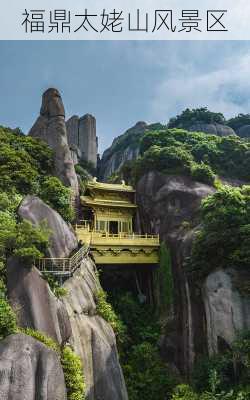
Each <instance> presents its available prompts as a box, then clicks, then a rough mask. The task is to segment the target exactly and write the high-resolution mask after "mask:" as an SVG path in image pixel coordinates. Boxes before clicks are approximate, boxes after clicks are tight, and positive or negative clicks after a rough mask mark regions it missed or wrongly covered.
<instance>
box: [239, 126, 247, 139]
mask: <svg viewBox="0 0 250 400" xmlns="http://www.w3.org/2000/svg"><path fill="white" fill-rule="evenodd" d="M236 133H237V135H238V136H240V137H241V138H249V137H250V125H244V126H242V127H241V128H239V129H237V131H236Z"/></svg>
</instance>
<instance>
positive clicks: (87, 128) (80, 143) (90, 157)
mask: <svg viewBox="0 0 250 400" xmlns="http://www.w3.org/2000/svg"><path fill="white" fill-rule="evenodd" d="M66 127H67V133H68V142H69V145H70V147H71V148H72V147H74V146H75V147H77V149H78V152H79V155H80V157H79V158H83V159H84V160H85V161H87V162H90V163H91V164H92V165H93V166H94V168H96V164H97V152H98V138H97V136H96V119H95V117H93V115H90V114H86V115H84V116H83V117H81V118H79V117H78V116H77V115H74V116H73V117H71V118H70V119H69V120H68V121H67V122H66Z"/></svg>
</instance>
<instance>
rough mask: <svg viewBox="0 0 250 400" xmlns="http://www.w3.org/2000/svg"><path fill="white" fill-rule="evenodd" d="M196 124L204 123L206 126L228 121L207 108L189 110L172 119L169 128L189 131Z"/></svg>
mask: <svg viewBox="0 0 250 400" xmlns="http://www.w3.org/2000/svg"><path fill="white" fill-rule="evenodd" d="M196 122H202V123H204V124H212V123H217V124H225V123H226V120H225V117H224V115H223V114H221V113H215V112H212V111H209V110H208V109H207V108H206V107H203V108H195V109H192V110H190V109H189V108H187V109H186V110H184V111H183V112H182V113H181V114H180V115H177V116H176V117H174V118H170V120H169V123H168V128H184V129H188V128H190V127H191V126H192V125H194V124H195V123H196Z"/></svg>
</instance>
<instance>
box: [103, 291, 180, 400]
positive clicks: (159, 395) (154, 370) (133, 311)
mask: <svg viewBox="0 0 250 400" xmlns="http://www.w3.org/2000/svg"><path fill="white" fill-rule="evenodd" d="M111 302H112V305H113V307H114V309H115V312H116V314H117V315H118V316H119V317H120V319H121V321H122V324H123V325H124V328H125V329H124V332H123V335H122V338H121V339H120V340H118V346H119V355H120V361H121V364H122V368H123V372H124V376H125V381H126V385H127V389H128V396H129V399H130V400H139V399H147V400H155V399H157V400H165V399H168V398H169V397H170V393H171V392H172V390H173V388H174V386H175V385H176V383H177V379H176V377H175V376H174V375H173V373H172V372H171V371H170V370H169V368H168V366H167V365H166V364H165V363H164V362H163V361H162V359H161V357H160V354H159V349H158V341H159V338H160V333H161V327H160V324H159V322H158V319H157V317H156V315H155V313H154V310H153V309H151V307H150V306H148V305H146V304H140V303H139V302H138V299H136V298H135V297H134V296H133V295H132V294H131V293H128V292H127V293H122V292H121V291H119V293H118V291H116V292H114V293H113V295H112V296H111ZM118 339H119V337H118Z"/></svg>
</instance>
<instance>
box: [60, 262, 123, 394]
mask: <svg viewBox="0 0 250 400" xmlns="http://www.w3.org/2000/svg"><path fill="white" fill-rule="evenodd" d="M99 285H100V284H99V281H98V278H97V276H96V270H95V265H94V263H93V261H92V260H91V259H90V258H87V259H86V260H84V261H83V263H82V266H81V267H80V269H78V270H77V271H76V272H75V273H74V275H73V277H72V278H70V279H68V280H67V281H66V282H65V283H64V287H65V288H66V289H67V291H68V295H66V296H65V297H64V298H63V302H64V304H65V306H66V308H67V311H68V314H69V317H70V322H71V327H72V331H73V334H72V338H71V344H72V345H73V347H74V350H75V351H76V353H77V354H78V355H79V356H80V357H81V359H82V361H83V368H84V377H85V382H86V386H87V389H86V394H87V399H88V400H97V399H100V400H111V399H112V400H127V399H128V396H127V391H126V386H125V382H124V378H123V373H122V370H121V366H120V364H119V358H118V352H117V347H116V339H115V335H114V332H113V330H112V328H111V326H110V325H109V324H108V323H107V322H106V321H105V320H104V319H103V318H101V317H100V316H99V315H97V311H96V294H97V291H98V290H99V289H100V286H99Z"/></svg>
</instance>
